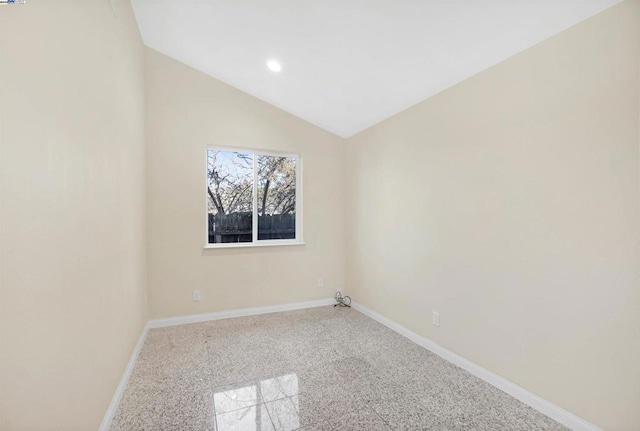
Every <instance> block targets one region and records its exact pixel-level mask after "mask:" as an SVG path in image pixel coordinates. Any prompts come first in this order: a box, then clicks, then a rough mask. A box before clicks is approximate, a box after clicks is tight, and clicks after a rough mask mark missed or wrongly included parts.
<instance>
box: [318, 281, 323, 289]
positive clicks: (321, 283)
mask: <svg viewBox="0 0 640 431" xmlns="http://www.w3.org/2000/svg"><path fill="white" fill-rule="evenodd" d="M323 287H324V280H323V279H321V278H319V279H318V289H322V288H323Z"/></svg>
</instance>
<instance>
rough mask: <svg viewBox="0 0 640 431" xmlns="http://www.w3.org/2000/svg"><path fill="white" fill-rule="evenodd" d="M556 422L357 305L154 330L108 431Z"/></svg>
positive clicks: (510, 426) (496, 426)
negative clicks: (390, 327)
mask: <svg viewBox="0 0 640 431" xmlns="http://www.w3.org/2000/svg"><path fill="white" fill-rule="evenodd" d="M296 429H301V430H305V431H311V430H320V431H324V430H332V431H341V430H370V431H376V430H437V431H445V430H447V431H454V430H501V431H502V430H516V431H520V430H532V431H533V430H536V431H538V430H566V428H564V427H563V426H561V425H560V424H558V423H556V422H554V421H552V420H551V419H549V418H548V417H546V416H544V415H542V414H540V413H538V412H537V411H535V410H533V409H531V408H529V407H528V406H526V405H524V404H523V403H521V402H519V401H517V400H515V399H514V398H512V397H510V396H508V395H506V394H505V393H503V392H501V391H499V390H498V389H495V388H494V387H493V386H491V385H489V384H487V383H485V382H483V381H482V380H479V379H477V378H475V377H474V376H472V375H470V374H469V373H467V372H466V371H464V370H462V369H460V368H458V367H456V366H454V365H452V364H450V363H448V362H446V361H444V360H443V359H441V358H439V357H438V356H436V355H434V354H432V353H430V352H429V351H427V350H425V349H423V348H422V347H419V346H417V345H416V344H414V343H412V342H411V341H409V340H407V339H405V338H404V337H402V336H400V335H398V334H396V333H395V332H393V331H391V330H390V329H388V328H386V327H384V326H382V325H380V324H379V323H377V322H375V321H374V320H372V319H370V318H368V317H366V316H364V315H363V314H361V313H359V312H357V311H355V310H353V309H346V308H334V307H331V306H329V307H319V308H312V309H306V310H297V311H290V312H283V313H274V314H267V315H262V316H253V317H242V318H236V319H226V320H217V321H213V322H206V323H198V324H192V325H181V326H173V327H168V328H160V329H152V330H151V331H150V332H149V335H148V337H147V340H146V342H145V345H144V347H143V349H142V352H141V354H140V357H139V359H138V362H137V364H136V366H135V369H134V371H133V374H132V376H131V378H130V380H129V384H128V386H127V389H126V391H125V393H124V395H123V398H122V401H121V403H120V407H119V409H118V412H117V414H116V417H115V418H114V421H113V424H112V426H111V431H124V430H127V431H134V430H135V431H137V430H140V431H142V430H153V431H163V430H180V431H204V430H212V431H213V430H216V431H227V430H237V431H268V430H271V431H274V430H275V431H282V430H296Z"/></svg>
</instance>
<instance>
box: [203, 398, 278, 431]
mask: <svg viewBox="0 0 640 431" xmlns="http://www.w3.org/2000/svg"><path fill="white" fill-rule="evenodd" d="M216 426H217V431H273V429H274V428H273V424H272V423H271V419H270V418H269V414H268V412H267V409H266V408H265V406H264V404H259V405H256V406H251V407H246V408H243V409H239V410H234V411H231V412H228V413H222V414H218V415H216Z"/></svg>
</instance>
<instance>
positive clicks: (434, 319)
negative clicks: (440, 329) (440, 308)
mask: <svg viewBox="0 0 640 431" xmlns="http://www.w3.org/2000/svg"><path fill="white" fill-rule="evenodd" d="M431 323H433V326H440V313H438V312H437V311H434V312H433V316H432V317H431Z"/></svg>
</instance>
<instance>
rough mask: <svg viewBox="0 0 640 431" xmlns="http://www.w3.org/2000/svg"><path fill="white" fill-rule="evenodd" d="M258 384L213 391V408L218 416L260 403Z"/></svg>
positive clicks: (220, 388) (247, 383)
mask: <svg viewBox="0 0 640 431" xmlns="http://www.w3.org/2000/svg"><path fill="white" fill-rule="evenodd" d="M260 401H261V400H260V396H259V395H258V388H257V385H256V382H253V381H251V382H244V383H239V384H235V385H228V386H221V387H217V388H215V389H214V391H213V407H214V409H215V413H216V414H221V413H227V412H230V411H233V410H238V409H241V408H245V407H251V406H255V405H256V404H258V403H260Z"/></svg>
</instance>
